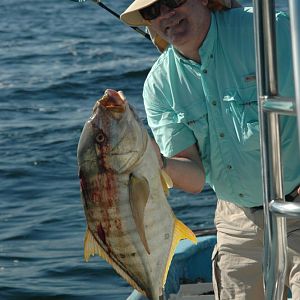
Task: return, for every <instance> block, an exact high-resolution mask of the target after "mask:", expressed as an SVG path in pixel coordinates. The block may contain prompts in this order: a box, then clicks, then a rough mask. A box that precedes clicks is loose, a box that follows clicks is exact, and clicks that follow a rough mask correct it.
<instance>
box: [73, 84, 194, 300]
mask: <svg viewBox="0 0 300 300" xmlns="http://www.w3.org/2000/svg"><path fill="white" fill-rule="evenodd" d="M77 161H78V173H79V179H80V194H81V199H82V203H83V209H84V214H85V218H86V225H87V229H86V234H85V238H84V259H85V261H88V260H89V258H90V256H94V255H96V254H97V255H99V256H100V257H102V258H103V259H104V260H106V261H107V262H108V263H109V264H110V265H111V266H112V267H113V269H114V270H115V271H116V272H117V273H118V274H119V275H120V276H121V277H122V278H123V279H124V280H126V281H127V282H128V283H129V284H130V285H131V286H132V287H133V288H135V289H136V290H138V291H139V292H141V293H142V294H144V295H145V296H146V297H148V299H150V300H159V299H161V295H162V294H163V288H164V285H165V282H166V278H167V274H168V270H169V267H170V264H171V260H172V257H173V255H174V252H175V249H176V246H177V244H178V243H179V241H180V240H181V239H189V240H191V241H192V242H193V243H197V238H196V236H195V234H194V233H193V231H192V230H191V229H189V228H188V227H187V226H186V225H185V224H184V223H183V222H182V221H180V220H179V219H178V218H177V217H176V216H175V214H174V212H173V210H172V208H171V207H170V205H169V203H168V200H167V198H168V191H169V188H171V187H172V180H171V179H170V177H169V176H168V175H167V173H166V172H164V171H163V170H161V168H160V166H159V161H158V158H157V155H156V153H155V150H154V148H153V146H152V140H151V138H150V136H149V134H148V132H147V129H146V128H145V126H143V124H142V122H141V120H140V119H139V117H138V115H137V113H136V112H135V110H134V109H133V107H132V106H131V105H130V104H129V103H128V101H127V99H126V98H125V96H124V94H123V93H122V92H120V91H119V92H117V91H115V90H111V89H108V90H106V91H105V93H104V95H103V97H101V98H100V99H99V100H98V101H96V103H95V105H94V107H93V110H92V114H91V116H90V118H89V119H88V120H87V121H86V123H85V125H84V127H83V130H82V133H81V135H80V139H79V142H78V148H77Z"/></svg>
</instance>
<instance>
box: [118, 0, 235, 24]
mask: <svg viewBox="0 0 300 300" xmlns="http://www.w3.org/2000/svg"><path fill="white" fill-rule="evenodd" d="M157 1H158V0H135V1H133V2H132V3H131V5H130V6H129V7H128V8H127V9H126V10H125V11H124V12H123V13H122V14H121V17H120V18H121V20H122V21H123V22H125V23H127V24H128V25H131V26H147V25H150V22H149V21H147V20H145V19H144V18H143V17H142V15H141V14H140V12H139V10H141V9H143V8H145V7H147V6H150V5H152V4H153V3H155V2H157ZM238 6H240V4H239V3H238V2H237V1H236V0H208V4H207V7H208V8H210V9H212V10H222V9H228V8H232V7H238Z"/></svg>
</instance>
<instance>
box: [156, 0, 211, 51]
mask: <svg viewBox="0 0 300 300" xmlns="http://www.w3.org/2000/svg"><path fill="white" fill-rule="evenodd" d="M206 5H207V0H187V1H186V2H185V3H184V4H183V5H181V6H179V7H177V8H175V9H170V8H168V7H167V6H165V5H162V6H161V9H160V16H158V17H157V18H155V19H154V20H151V27H152V28H153V29H154V30H155V31H156V32H157V33H158V34H159V35H160V36H161V37H162V38H164V39H165V40H167V41H168V42H169V43H171V44H173V45H174V47H175V48H177V49H178V50H179V51H180V50H183V49H185V48H187V47H189V48H191V47H192V48H196V49H198V48H199V47H200V45H201V43H202V41H203V39H204V38H205V36H206V34H207V32H208V29H209V25H210V11H209V9H208V8H207V7H206ZM182 52H183V54H184V52H185V51H184V50H183V51H182Z"/></svg>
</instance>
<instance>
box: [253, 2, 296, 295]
mask: <svg viewBox="0 0 300 300" xmlns="http://www.w3.org/2000/svg"><path fill="white" fill-rule="evenodd" d="M253 6H254V24H255V26H254V27H255V28H254V29H255V43H256V49H255V51H256V76H257V90H258V92H257V94H258V100H259V101H258V102H259V118H260V135H261V162H262V178H263V194H264V216H265V224H264V225H265V227H264V264H263V270H264V287H265V299H267V300H271V299H272V300H273V299H276V300H281V299H283V297H284V293H285V277H286V267H287V229H286V218H299V217H300V205H299V204H297V203H292V202H285V196H284V194H283V173H282V159H281V147H280V146H281V144H280V142H281V141H280V128H279V119H280V116H281V115H288V116H294V115H297V116H298V118H297V122H298V123H297V124H298V126H297V127H298V134H299V141H300V117H299V116H300V16H299V12H300V1H299V0H289V15H290V26H291V27H290V28H291V41H292V53H291V55H292V59H293V69H294V73H293V74H294V82H295V98H294V99H289V98H284V97H282V96H280V94H279V91H278V76H277V63H276V30H275V3H274V1H273V0H253ZM286 55H289V54H288V53H287V54H286ZM295 130H296V128H295ZM296 155H297V154H296ZM296 159H300V156H299V154H298V156H296Z"/></svg>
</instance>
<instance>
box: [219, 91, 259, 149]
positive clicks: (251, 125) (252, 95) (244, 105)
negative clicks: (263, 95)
mask: <svg viewBox="0 0 300 300" xmlns="http://www.w3.org/2000/svg"><path fill="white" fill-rule="evenodd" d="M223 104H224V107H225V112H226V116H227V117H228V123H229V124H231V125H232V126H233V128H234V130H233V131H234V132H235V135H236V138H237V140H238V142H239V144H240V146H241V147H242V148H243V150H245V151H251V150H258V149H259V123H258V103H257V92H256V85H252V86H249V87H245V88H240V89H233V90H227V91H226V92H225V94H224V96H223Z"/></svg>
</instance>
